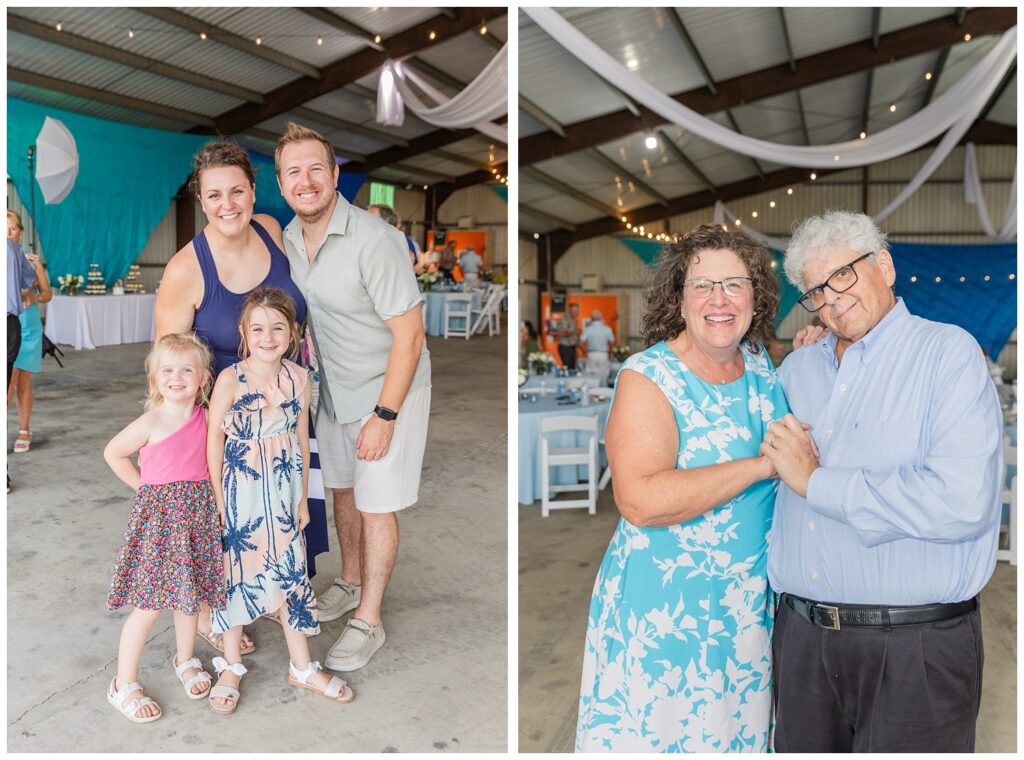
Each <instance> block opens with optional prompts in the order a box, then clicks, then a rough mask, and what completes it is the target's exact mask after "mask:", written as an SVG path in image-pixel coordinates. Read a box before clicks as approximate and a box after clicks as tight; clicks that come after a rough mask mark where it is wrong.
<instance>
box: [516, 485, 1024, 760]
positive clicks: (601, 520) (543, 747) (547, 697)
mask: <svg viewBox="0 0 1024 760" xmlns="http://www.w3.org/2000/svg"><path fill="white" fill-rule="evenodd" d="M618 518H619V515H618V512H617V511H616V509H615V502H614V499H613V497H612V489H611V487H610V486H609V487H608V489H607V490H605V491H601V492H600V498H599V500H598V508H597V515H595V516H593V517H591V516H589V515H587V513H586V510H564V511H553V512H552V513H551V516H550V517H547V518H542V517H541V516H540V502H537V503H535V504H533V505H532V506H530V507H520V508H519V751H520V752H572V751H573V744H574V741H575V736H576V710H577V705H578V702H579V694H580V673H581V671H582V668H583V641H584V637H585V635H586V630H587V610H588V608H589V606H590V595H591V592H592V591H593V588H594V578H595V577H596V576H597V568H598V566H599V565H600V564H601V560H602V558H603V557H604V552H605V550H606V549H607V548H608V542H609V540H610V539H611V536H612V533H613V532H614V530H615V524H616V523H617V521H618ZM982 610H983V612H982V627H983V630H984V638H985V670H984V674H983V677H982V678H983V684H984V685H983V688H982V698H981V712H980V714H979V716H978V724H977V742H976V747H975V749H976V751H977V752H1015V751H1016V746H1017V731H1016V724H1017V569H1016V568H1015V567H1011V566H1010V565H1009V564H1008V563H1006V562H998V563H996V570H995V574H994V575H993V577H992V580H991V581H989V584H988V586H987V587H986V588H985V589H984V591H983V592H982Z"/></svg>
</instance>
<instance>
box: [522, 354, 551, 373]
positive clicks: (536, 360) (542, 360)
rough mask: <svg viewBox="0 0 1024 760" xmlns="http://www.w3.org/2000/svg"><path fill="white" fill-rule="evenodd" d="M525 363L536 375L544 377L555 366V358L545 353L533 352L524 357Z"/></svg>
mask: <svg viewBox="0 0 1024 760" xmlns="http://www.w3.org/2000/svg"><path fill="white" fill-rule="evenodd" d="M526 363H527V364H529V365H530V369H532V370H533V371H534V373H535V374H537V375H546V374H547V373H548V370H550V369H551V368H552V367H553V366H555V357H553V356H552V355H551V354H549V353H548V352H546V351H534V352H532V353H531V354H529V355H528V356H527V357H526Z"/></svg>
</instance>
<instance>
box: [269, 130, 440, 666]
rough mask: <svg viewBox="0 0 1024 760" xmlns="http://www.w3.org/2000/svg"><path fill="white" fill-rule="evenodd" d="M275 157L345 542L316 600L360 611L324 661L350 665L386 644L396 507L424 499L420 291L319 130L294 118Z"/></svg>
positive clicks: (327, 615) (425, 376)
mask: <svg viewBox="0 0 1024 760" xmlns="http://www.w3.org/2000/svg"><path fill="white" fill-rule="evenodd" d="M275 162H276V168H277V181H278V185H279V186H280V188H281V194H282V195H283V196H284V199H285V201H287V203H288V205H289V206H291V208H292V210H293V211H295V214H296V218H295V219H293V220H292V221H291V223H290V224H289V225H288V226H287V227H286V228H285V230H284V248H285V251H286V253H287V254H288V261H289V264H290V265H291V276H292V279H293V280H294V281H295V284H296V285H298V287H299V290H301V291H302V295H303V296H304V297H305V299H306V305H307V307H308V321H309V325H310V329H311V332H312V335H313V343H314V346H315V349H316V353H317V358H318V360H319V367H320V407H319V410H318V412H317V419H316V437H317V443H318V446H319V450H320V451H319V453H320V469H321V472H322V473H323V479H324V486H326V487H327V488H330V489H332V491H333V498H334V522H335V527H336V528H337V531H338V541H339V543H340V544H341V577H339V578H338V579H336V580H335V582H334V585H332V586H331V589H330V590H329V591H328V592H327V593H326V594H324V595H323V596H322V597H321V598H320V599H319V600H318V607H319V617H320V620H321V621H328V620H336V619H337V618H340V617H341V616H342V615H344V614H345V613H346V612H348V611H350V610H355V612H354V614H353V616H352V618H351V619H350V620H349V622H348V625H347V626H346V628H345V630H344V631H343V632H342V634H341V637H340V638H339V639H338V641H337V642H335V644H334V645H333V646H332V647H331V650H330V652H329V653H328V655H327V658H326V661H325V665H326V666H327V667H328V668H330V669H332V670H340V671H351V670H357V669H359V668H361V667H363V666H364V665H365V664H366V663H367V662H369V661H370V658H371V657H372V656H373V655H374V653H375V652H376V651H377V650H378V649H380V647H381V646H382V645H383V644H384V638H385V637H384V626H383V624H382V622H381V609H380V608H381V601H382V599H383V597H384V591H385V589H386V588H387V585H388V580H389V579H390V577H391V571H392V569H393V567H394V563H395V558H396V556H397V554H398V517H397V512H398V511H399V510H401V509H405V508H406V507H408V506H411V505H413V504H415V503H416V499H417V497H418V491H419V482H420V470H421V469H422V466H423V450H424V448H425V446H426V438H427V420H428V418H429V416H430V354H429V353H428V352H427V348H426V343H425V339H424V334H423V317H422V313H421V307H420V304H421V302H422V300H423V298H422V296H421V294H420V291H419V288H418V286H417V284H416V279H415V275H414V274H413V271H412V268H411V267H410V266H409V254H408V247H407V245H406V242H405V237H404V236H403V235H402V233H400V232H399V231H398V230H396V229H395V228H394V227H391V226H390V225H388V224H387V223H385V222H384V221H382V220H381V219H378V218H377V217H375V216H374V215H372V214H369V213H367V212H366V211H364V210H362V209H359V208H356V207H355V206H352V205H350V204H349V203H348V201H346V200H345V199H344V198H343V197H342V196H341V194H340V193H338V192H337V191H336V190H335V187H336V186H337V182H338V166H337V162H336V160H335V158H334V150H333V148H332V147H331V144H330V143H329V142H328V141H327V140H326V139H324V137H323V136H322V135H320V134H319V133H318V132H315V131H313V130H311V129H307V128H305V127H302V126H300V125H298V124H294V123H290V124H289V125H288V127H287V129H286V131H285V133H284V135H282V136H281V138H280V140H278V143H277V150H276V152H275Z"/></svg>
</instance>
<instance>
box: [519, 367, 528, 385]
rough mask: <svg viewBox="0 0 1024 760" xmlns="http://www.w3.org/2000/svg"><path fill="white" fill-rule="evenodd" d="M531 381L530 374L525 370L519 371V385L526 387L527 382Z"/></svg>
mask: <svg viewBox="0 0 1024 760" xmlns="http://www.w3.org/2000/svg"><path fill="white" fill-rule="evenodd" d="M529 379H530V375H529V373H528V372H527V371H526V370H525V369H521V370H519V384H520V385H526V381H527V380H529Z"/></svg>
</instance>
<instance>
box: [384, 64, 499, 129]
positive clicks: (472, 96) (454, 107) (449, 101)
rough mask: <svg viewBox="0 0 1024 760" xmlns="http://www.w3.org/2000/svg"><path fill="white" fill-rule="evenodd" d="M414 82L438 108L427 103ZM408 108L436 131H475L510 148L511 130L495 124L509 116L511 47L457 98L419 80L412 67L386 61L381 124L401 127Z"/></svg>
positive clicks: (421, 79) (420, 78)
mask: <svg viewBox="0 0 1024 760" xmlns="http://www.w3.org/2000/svg"><path fill="white" fill-rule="evenodd" d="M410 82H412V83H413V84H415V85H416V86H417V87H418V88H419V89H420V90H422V91H423V92H424V93H425V94H426V95H427V96H428V97H430V98H431V99H432V100H433V101H434V102H435V103H436V104H437V105H435V106H429V105H427V104H426V103H424V102H423V101H422V100H421V99H420V97H419V96H418V95H417V94H416V92H415V91H414V90H413V89H412V87H411V86H410V85H409V83H410ZM405 108H408V109H409V110H410V111H412V112H413V113H414V114H416V115H417V116H418V117H419V118H420V119H422V120H423V121H425V122H427V123H428V124H433V125H434V126H435V127H444V128H446V129H467V128H473V129H476V130H477V131H479V132H482V133H483V134H485V135H487V136H488V137H490V138H492V139H495V140H499V141H501V142H503V143H506V144H507V143H508V127H506V126H504V125H501V124H494V123H493V120H494V119H497V118H499V117H501V116H505V115H506V114H507V113H508V44H505V45H504V46H502V48H501V50H499V51H498V54H497V55H495V56H494V58H492V59H491V61H490V63H488V64H487V66H486V67H485V68H484V70H483V71H481V72H480V74H479V75H478V76H477V77H476V78H475V79H474V80H473V81H472V82H470V83H469V84H468V85H466V88H465V89H464V90H463V91H462V92H460V93H459V94H458V95H456V96H455V97H453V98H448V97H447V96H446V95H445V94H444V93H442V92H441V91H440V90H438V89H437V88H435V87H433V86H432V85H431V84H430V83H429V82H427V81H426V80H424V79H423V78H422V77H420V76H418V75H417V74H416V72H415V71H413V70H412V68H411V67H409V66H403V65H402V63H401V62H400V61H393V60H388V61H386V62H385V63H384V67H383V69H382V70H381V75H380V83H379V84H378V87H377V122H378V123H380V124H385V125H388V126H395V127H400V126H401V125H402V123H403V122H404V120H405Z"/></svg>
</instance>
